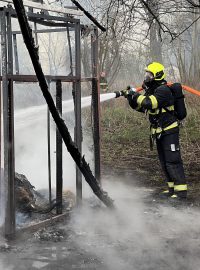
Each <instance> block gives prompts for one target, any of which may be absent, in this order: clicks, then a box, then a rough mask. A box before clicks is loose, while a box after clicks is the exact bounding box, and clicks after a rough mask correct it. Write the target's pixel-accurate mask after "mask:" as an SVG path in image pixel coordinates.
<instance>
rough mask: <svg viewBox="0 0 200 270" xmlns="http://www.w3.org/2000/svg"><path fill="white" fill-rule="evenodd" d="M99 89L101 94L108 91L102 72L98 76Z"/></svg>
mask: <svg viewBox="0 0 200 270" xmlns="http://www.w3.org/2000/svg"><path fill="white" fill-rule="evenodd" d="M100 89H101V92H102V93H105V92H107V91H108V82H107V79H106V73H105V72H104V71H102V72H101V74H100Z"/></svg>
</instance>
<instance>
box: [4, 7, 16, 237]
mask: <svg viewBox="0 0 200 270" xmlns="http://www.w3.org/2000/svg"><path fill="white" fill-rule="evenodd" d="M1 32H2V35H1V46H2V88H3V127H4V183H5V196H6V200H5V203H6V206H5V236H6V237H7V238H12V237H14V235H15V186H14V184H15V183H14V178H15V164H14V106H13V81H12V80H9V81H8V80H7V74H8V73H9V74H12V67H13V62H12V32H11V17H10V14H9V13H7V35H6V13H5V11H3V12H2V17H1ZM7 45H8V46H7ZM7 50H8V53H7ZM7 56H8V58H7Z"/></svg>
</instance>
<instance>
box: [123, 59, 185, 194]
mask: <svg viewBox="0 0 200 270" xmlns="http://www.w3.org/2000/svg"><path fill="white" fill-rule="evenodd" d="M145 72H146V73H145V78H144V82H143V86H142V87H143V89H144V91H145V92H144V94H140V93H138V92H135V91H134V89H132V93H131V94H130V92H129V94H128V95H127V91H123V95H127V99H128V101H129V105H130V106H131V107H132V108H133V109H135V110H137V111H139V112H146V113H147V114H148V116H149V121H150V124H151V126H150V130H151V135H150V146H151V148H152V146H153V144H154V142H156V146H157V151H158V157H159V160H160V163H161V167H162V170H163V172H164V174H165V177H166V182H167V186H168V188H167V190H165V191H163V194H165V195H166V196H167V197H171V198H178V199H179V198H181V199H185V198H186V197H187V184H186V180H185V173H184V168H183V162H182V159H181V153H180V145H179V121H178V119H177V116H176V112H175V110H174V103H175V98H174V95H173V93H172V91H171V89H170V87H169V86H167V82H166V80H165V72H164V66H163V65H162V64H160V63H158V62H152V63H150V64H149V65H148V66H147V67H146V68H145ZM179 85H180V84H179ZM180 86H181V85H180ZM181 91H182V89H181Z"/></svg>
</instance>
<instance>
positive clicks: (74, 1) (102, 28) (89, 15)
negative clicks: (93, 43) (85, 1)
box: [71, 0, 106, 32]
mask: <svg viewBox="0 0 200 270" xmlns="http://www.w3.org/2000/svg"><path fill="white" fill-rule="evenodd" d="M71 1H72V3H74V5H76V6H77V8H79V9H80V10H81V11H83V12H84V14H85V15H86V16H87V17H88V18H89V19H90V20H91V21H92V22H93V23H94V24H95V25H96V26H97V27H98V28H99V29H101V31H103V32H106V28H105V27H103V26H102V25H101V24H100V23H99V22H98V21H97V20H96V19H95V18H94V17H93V16H92V15H91V14H90V13H89V12H88V11H86V10H85V9H84V8H83V7H82V6H81V5H80V4H79V3H78V2H77V1H76V0H71Z"/></svg>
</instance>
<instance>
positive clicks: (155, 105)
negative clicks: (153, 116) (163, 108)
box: [149, 95, 158, 109]
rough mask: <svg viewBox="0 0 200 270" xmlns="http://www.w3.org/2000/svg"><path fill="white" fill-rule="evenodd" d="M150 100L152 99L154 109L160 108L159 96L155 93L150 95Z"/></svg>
mask: <svg viewBox="0 0 200 270" xmlns="http://www.w3.org/2000/svg"><path fill="white" fill-rule="evenodd" d="M149 98H150V100H151V104H152V109H156V108H158V101H157V98H156V97H155V96H153V95H151V96H149Z"/></svg>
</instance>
